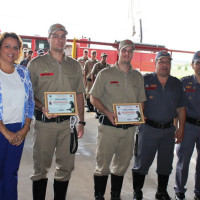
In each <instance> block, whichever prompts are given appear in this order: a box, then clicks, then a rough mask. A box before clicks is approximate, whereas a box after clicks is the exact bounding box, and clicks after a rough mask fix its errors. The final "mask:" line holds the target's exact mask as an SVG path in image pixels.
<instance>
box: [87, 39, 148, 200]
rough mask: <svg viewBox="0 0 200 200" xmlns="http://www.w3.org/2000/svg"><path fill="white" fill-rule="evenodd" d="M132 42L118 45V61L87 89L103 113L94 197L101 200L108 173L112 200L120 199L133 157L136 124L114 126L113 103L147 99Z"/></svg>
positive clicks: (99, 127)
mask: <svg viewBox="0 0 200 200" xmlns="http://www.w3.org/2000/svg"><path fill="white" fill-rule="evenodd" d="M134 50H135V45H134V43H133V42H132V41H131V40H123V41H121V42H120V44H119V50H118V55H119V60H118V62H117V63H116V64H115V65H114V66H113V67H111V68H105V69H103V70H101V71H100V72H99V74H98V76H97V78H96V80H95V82H94V85H93V87H92V89H91V91H90V94H91V103H92V104H93V105H94V107H95V108H97V109H98V110H99V112H100V113H101V114H102V116H101V117H100V120H99V122H100V124H99V126H98V142H97V150H96V161H97V164H96V169H95V171H94V190H95V192H94V196H95V200H104V194H105V190H106V184H107V180H108V175H109V174H110V173H111V200H120V199H121V198H120V194H121V189H122V184H123V178H124V174H125V173H126V170H127V168H128V167H129V164H130V160H131V158H132V156H133V147H134V135H135V124H133V123H130V124H123V125H121V124H120V125H116V124H115V118H116V114H114V112H113V104H114V103H141V104H142V105H143V102H144V101H145V100H146V96H145V91H144V80H143V77H142V75H141V74H140V73H139V72H138V71H136V70H134V69H133V68H132V66H131V60H132V57H133V54H134Z"/></svg>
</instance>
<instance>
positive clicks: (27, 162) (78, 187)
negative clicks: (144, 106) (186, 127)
mask: <svg viewBox="0 0 200 200" xmlns="http://www.w3.org/2000/svg"><path fill="white" fill-rule="evenodd" d="M85 118H86V122H87V125H86V127H85V135H84V137H83V138H82V139H80V140H79V148H78V151H77V153H76V163H75V170H74V171H73V173H72V178H71V180H70V184H69V188H68V193H67V200H92V199H94V198H93V193H94V190H93V187H94V186H93V185H94V184H93V171H94V168H95V148H96V135H97V124H98V122H97V120H96V119H95V118H94V113H86V117H85ZM195 157H196V152H194V155H193V158H192V160H191V165H190V175H189V179H188V183H187V188H188V191H187V193H186V197H187V200H193V198H194V197H193V196H194V194H193V187H194V178H193V177H194V169H195ZM175 164H176V156H175V158H174V164H173V168H174V169H175ZM132 165H133V160H132V161H131V164H130V167H129V169H128V171H127V173H126V175H125V179H124V184H123V188H122V195H121V196H122V199H123V200H132V199H133V198H132V176H131V167H132ZM54 169H55V163H54V162H53V163H52V167H51V169H50V172H49V181H48V186H47V194H46V200H53V173H54ZM155 169H156V160H155V161H154V163H153V165H152V166H151V169H150V171H149V174H148V176H147V177H146V181H145V185H144V188H143V192H144V199H145V200H153V199H155V198H154V196H155V192H156V187H157V175H156V172H155ZM32 170H33V161H32V129H31V131H30V132H29V134H28V136H27V138H26V142H25V146H24V151H23V155H22V160H21V165H20V170H19V184H18V191H19V192H18V193H19V200H31V199H32V182H31V180H30V178H29V177H30V175H31V173H32ZM173 187H174V170H173V173H172V175H171V176H170V180H169V186H168V192H169V194H170V195H171V197H172V198H174V190H173ZM105 199H106V200H109V199H110V180H109V181H108V184H107V190H106V194H105Z"/></svg>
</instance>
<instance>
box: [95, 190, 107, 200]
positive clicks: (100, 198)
mask: <svg viewBox="0 0 200 200" xmlns="http://www.w3.org/2000/svg"><path fill="white" fill-rule="evenodd" d="M95 200H105V199H104V195H103V194H102V193H100V192H99V193H98V194H96V195H95Z"/></svg>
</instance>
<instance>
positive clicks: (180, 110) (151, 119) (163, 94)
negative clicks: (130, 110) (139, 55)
mask: <svg viewBox="0 0 200 200" xmlns="http://www.w3.org/2000/svg"><path fill="white" fill-rule="evenodd" d="M171 60H172V58H171V56H170V54H169V53H168V52H166V51H164V50H163V51H159V52H158V53H157V55H156V59H155V67H156V71H155V72H153V73H150V74H146V75H145V76H144V84H145V91H146V96H147V101H146V102H145V104H144V116H145V117H146V119H145V124H142V125H141V126H140V127H139V136H138V151H137V155H136V157H135V163H134V166H133V169H132V176H133V190H134V197H133V199H134V200H142V199H143V193H142V188H143V185H144V181H145V176H146V175H147V174H148V171H149V168H150V166H151V164H152V163H153V160H154V158H155V155H156V153H157V170H156V172H157V175H158V187H157V192H156V195H155V198H156V199H158V200H170V199H171V198H170V196H169V195H168V192H167V186H168V180H169V175H170V174H171V171H172V162H173V157H174V145H175V143H180V142H181V141H182V139H183V133H184V125H185V116H186V111H185V96H184V91H183V87H182V84H181V82H180V81H179V80H178V79H177V78H175V77H173V76H171V75H170V69H171ZM176 117H178V119H179V128H177V129H176V128H175V126H174V118H176ZM175 138H176V141H175Z"/></svg>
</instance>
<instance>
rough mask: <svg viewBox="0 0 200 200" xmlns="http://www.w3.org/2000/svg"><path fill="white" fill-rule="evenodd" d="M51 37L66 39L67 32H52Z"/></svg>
mask: <svg viewBox="0 0 200 200" xmlns="http://www.w3.org/2000/svg"><path fill="white" fill-rule="evenodd" d="M51 38H54V39H58V38H61V39H63V40H65V39H66V35H65V34H64V35H58V34H52V35H51Z"/></svg>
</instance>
